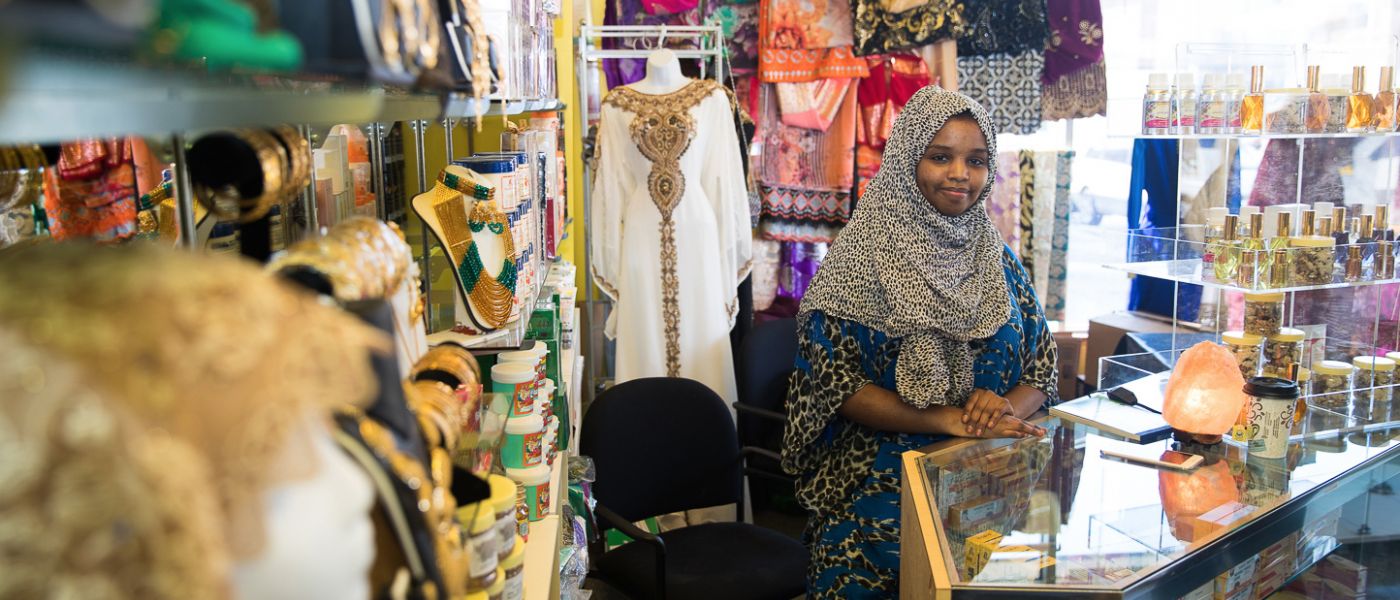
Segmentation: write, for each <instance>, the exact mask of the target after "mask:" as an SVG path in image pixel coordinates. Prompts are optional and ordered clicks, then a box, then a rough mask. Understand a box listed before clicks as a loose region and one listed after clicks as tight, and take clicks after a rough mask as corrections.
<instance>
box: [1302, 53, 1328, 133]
mask: <svg viewBox="0 0 1400 600" xmlns="http://www.w3.org/2000/svg"><path fill="white" fill-rule="evenodd" d="M1321 78H1322V67H1319V66H1317V65H1310V66H1308V108H1307V113H1305V114H1304V115H1303V127H1304V129H1306V130H1307V132H1308V133H1322V132H1324V131H1327V116H1328V113H1329V105H1328V104H1327V94H1324V93H1322V87H1321V85H1322V82H1321Z"/></svg>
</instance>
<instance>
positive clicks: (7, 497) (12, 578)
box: [0, 328, 230, 600]
mask: <svg viewBox="0 0 1400 600" xmlns="http://www.w3.org/2000/svg"><path fill="white" fill-rule="evenodd" d="M0 348H4V349H5V360H3V361H0V398H4V399H5V400H4V402H0V532H3V533H0V598H83V599H85V600H128V599H129V600H137V599H143V600H144V599H154V600H174V599H177V598H181V599H183V598H215V599H218V598H226V597H228V596H229V588H228V584H227V576H228V570H229V565H230V559H229V555H228V550H227V548H226V547H225V544H224V537H225V534H224V527H225V523H223V522H222V521H221V520H220V518H219V505H218V498H217V497H216V495H215V494H214V486H213V483H212V480H211V474H210V472H209V470H208V469H207V468H206V466H207V463H206V461H204V460H203V458H202V457H201V456H199V453H198V452H197V451H196V449H195V448H193V447H192V446H191V445H189V444H187V443H185V442H183V441H181V440H179V439H177V438H176V437H175V436H172V435H170V434H168V433H166V432H165V431H163V430H161V429H148V428H145V427H143V426H142V425H141V424H140V422H139V421H138V420H137V419H135V418H133V417H132V415H130V414H129V413H128V412H127V411H125V410H124V409H123V407H122V406H121V405H120V403H116V402H112V401H111V398H110V396H108V395H107V394H104V393H99V392H97V391H96V390H94V389H93V387H91V386H89V385H87V383H88V382H87V381H86V379H85V377H84V375H83V374H82V373H81V372H80V371H79V370H78V369H76V368H74V365H72V364H71V363H69V362H68V361H66V360H64V359H62V358H59V357H57V356H55V355H53V354H50V353H48V352H45V351H43V350H40V349H38V348H36V347H34V346H32V345H30V344H28V343H27V342H25V341H24V340H22V339H21V338H20V337H19V336H17V335H15V333H14V332H12V331H9V330H7V329H3V328H0Z"/></svg>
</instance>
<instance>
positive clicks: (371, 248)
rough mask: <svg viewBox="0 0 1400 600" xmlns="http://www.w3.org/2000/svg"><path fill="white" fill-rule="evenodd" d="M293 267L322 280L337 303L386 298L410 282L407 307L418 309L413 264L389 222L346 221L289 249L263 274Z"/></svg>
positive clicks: (407, 249) (398, 231) (396, 231)
mask: <svg viewBox="0 0 1400 600" xmlns="http://www.w3.org/2000/svg"><path fill="white" fill-rule="evenodd" d="M293 266H304V267H310V268H312V269H315V270H316V271H317V272H319V273H321V274H322V275H325V276H326V278H328V279H329V280H330V282H331V286H332V287H333V288H334V295H335V298H336V300H339V301H341V302H351V301H355V300H366V299H369V298H386V297H389V296H392V295H393V294H394V292H395V291H397V290H398V289H399V285H400V284H402V283H403V281H404V278H410V277H411V278H413V281H414V283H413V285H410V286H409V289H410V290H411V291H410V293H411V294H412V297H411V300H410V304H411V305H415V306H416V305H417V304H418V294H419V291H418V290H419V288H418V285H417V278H418V263H417V261H414V260H413V250H412V249H411V248H409V247H408V242H407V241H405V240H404V236H403V232H402V231H400V230H399V227H398V225H395V224H393V223H385V222H383V221H380V220H378V219H373V218H370V217H351V218H349V219H346V220H344V221H341V222H340V223H337V224H336V225H335V226H334V227H332V228H331V230H330V232H328V233H327V234H326V235H324V236H322V237H319V238H315V239H308V240H302V241H300V242H297V243H295V244H292V247H290V248H288V249H287V252H286V253H284V254H283V255H282V256H281V257H279V258H278V259H277V260H274V261H272V263H271V264H269V265H268V270H269V271H273V272H276V271H281V270H284V269H288V268H291V267H293Z"/></svg>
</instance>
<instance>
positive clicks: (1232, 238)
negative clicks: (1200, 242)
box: [1205, 215, 1240, 282]
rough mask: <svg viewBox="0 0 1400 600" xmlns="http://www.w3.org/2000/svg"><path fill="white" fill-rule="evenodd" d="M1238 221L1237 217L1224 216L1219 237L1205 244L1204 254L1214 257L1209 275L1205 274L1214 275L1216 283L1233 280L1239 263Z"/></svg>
mask: <svg viewBox="0 0 1400 600" xmlns="http://www.w3.org/2000/svg"><path fill="white" fill-rule="evenodd" d="M1239 220H1240V218H1239V216H1237V215H1225V224H1224V225H1223V226H1222V227H1221V230H1220V234H1221V235H1220V237H1219V238H1217V239H1214V240H1211V242H1210V243H1209V244H1207V246H1208V247H1207V248H1206V252H1207V253H1209V254H1210V255H1211V256H1212V257H1214V258H1213V260H1212V262H1211V273H1206V274H1205V275H1206V276H1207V277H1210V276H1211V274H1214V276H1215V280H1216V281H1220V282H1231V281H1234V280H1235V270H1236V268H1237V267H1238V266H1239V262H1240V243H1239V237H1238V235H1237V233H1236V232H1238V231H1239Z"/></svg>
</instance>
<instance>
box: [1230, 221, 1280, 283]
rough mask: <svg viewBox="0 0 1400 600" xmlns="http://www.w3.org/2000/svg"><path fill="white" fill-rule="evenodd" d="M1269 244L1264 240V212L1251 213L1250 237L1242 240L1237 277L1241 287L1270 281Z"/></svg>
mask: <svg viewBox="0 0 1400 600" xmlns="http://www.w3.org/2000/svg"><path fill="white" fill-rule="evenodd" d="M1268 251H1269V248H1268V245H1267V244H1266V243H1265V241H1264V214H1263V213H1252V214H1250V215H1249V237H1247V238H1245V239H1243V240H1240V264H1239V267H1238V268H1237V269H1236V270H1237V272H1238V277H1237V278H1236V279H1237V281H1238V284H1239V285H1240V286H1241V287H1247V288H1251V289H1252V288H1254V287H1256V286H1257V285H1259V284H1260V283H1267V282H1268V281H1269V260H1270V258H1272V257H1271V256H1270V255H1269V252H1268Z"/></svg>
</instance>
